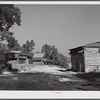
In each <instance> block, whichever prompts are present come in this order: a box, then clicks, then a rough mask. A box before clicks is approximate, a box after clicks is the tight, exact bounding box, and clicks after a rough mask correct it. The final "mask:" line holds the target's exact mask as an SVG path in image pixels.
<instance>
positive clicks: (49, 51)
mask: <svg viewBox="0 0 100 100" xmlns="http://www.w3.org/2000/svg"><path fill="white" fill-rule="evenodd" d="M41 52H42V53H45V56H44V57H45V58H47V59H50V60H52V61H53V63H54V64H57V54H58V50H57V48H55V46H51V45H47V44H45V45H44V46H43V47H42V50H41Z"/></svg>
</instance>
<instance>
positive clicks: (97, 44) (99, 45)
mask: <svg viewBox="0 0 100 100" xmlns="http://www.w3.org/2000/svg"><path fill="white" fill-rule="evenodd" d="M84 47H89V48H100V42H94V43H89V44H86V45H83V46H79V47H76V48H72V49H69V50H70V54H71V53H79V52H80V51H82V50H83V48H84ZM82 52H83V51H82Z"/></svg>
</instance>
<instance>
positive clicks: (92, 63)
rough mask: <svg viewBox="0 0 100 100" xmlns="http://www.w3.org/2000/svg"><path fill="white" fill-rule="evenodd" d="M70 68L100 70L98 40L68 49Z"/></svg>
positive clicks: (87, 70) (89, 70) (99, 46)
mask: <svg viewBox="0 0 100 100" xmlns="http://www.w3.org/2000/svg"><path fill="white" fill-rule="evenodd" d="M69 54H70V55H71V65H72V69H73V70H74V71H76V72H100V42H95V43H90V44H86V45H84V46H79V47H76V48H72V49H70V53H69Z"/></svg>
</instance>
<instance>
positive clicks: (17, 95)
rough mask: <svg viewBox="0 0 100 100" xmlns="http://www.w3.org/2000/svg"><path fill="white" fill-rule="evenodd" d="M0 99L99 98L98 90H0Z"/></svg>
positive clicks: (55, 3)
mask: <svg viewBox="0 0 100 100" xmlns="http://www.w3.org/2000/svg"><path fill="white" fill-rule="evenodd" d="M0 4H21V5H27V4H31V5H32V4H35V5H38V4H41V5H100V1H0ZM0 99H100V91H44V90H43V91H36V90H33V91H18V90H17V91H7V90H3V91H0Z"/></svg>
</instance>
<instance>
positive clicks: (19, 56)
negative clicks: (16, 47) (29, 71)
mask: <svg viewBox="0 0 100 100" xmlns="http://www.w3.org/2000/svg"><path fill="white" fill-rule="evenodd" d="M30 58H31V57H30V55H27V54H24V53H22V52H21V51H10V52H6V53H5V60H6V62H7V64H10V65H11V66H12V68H16V69H21V68H20V67H21V65H29V63H30Z"/></svg>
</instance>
